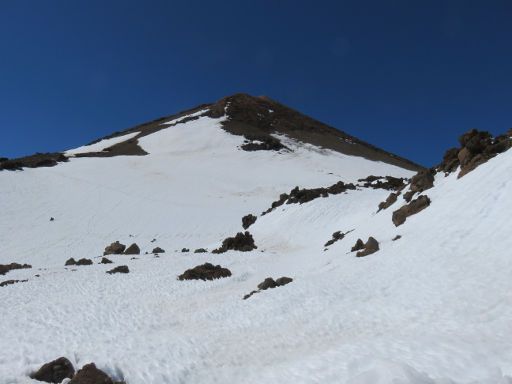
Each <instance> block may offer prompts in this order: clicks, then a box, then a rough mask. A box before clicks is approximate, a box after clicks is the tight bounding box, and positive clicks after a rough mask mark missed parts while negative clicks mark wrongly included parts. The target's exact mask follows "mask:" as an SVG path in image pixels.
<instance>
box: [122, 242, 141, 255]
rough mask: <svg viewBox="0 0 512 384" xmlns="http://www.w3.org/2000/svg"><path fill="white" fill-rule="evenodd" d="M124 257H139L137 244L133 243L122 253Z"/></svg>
mask: <svg viewBox="0 0 512 384" xmlns="http://www.w3.org/2000/svg"><path fill="white" fill-rule="evenodd" d="M124 254H125V255H140V248H139V246H138V245H137V244H135V243H133V244H132V245H130V246H129V247H128V248H126V250H125V251H124Z"/></svg>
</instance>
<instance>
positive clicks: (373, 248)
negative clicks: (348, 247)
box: [352, 236, 379, 257]
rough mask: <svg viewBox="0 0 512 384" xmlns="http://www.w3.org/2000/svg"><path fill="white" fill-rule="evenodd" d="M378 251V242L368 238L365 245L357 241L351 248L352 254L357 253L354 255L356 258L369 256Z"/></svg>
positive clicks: (361, 241)
mask: <svg viewBox="0 0 512 384" xmlns="http://www.w3.org/2000/svg"><path fill="white" fill-rule="evenodd" d="M378 250H379V242H378V241H377V240H375V239H374V238H373V237H371V236H370V237H369V238H368V241H366V243H363V240H361V239H357V241H356V244H355V245H354V246H353V247H352V252H355V251H359V252H357V253H356V256H357V257H364V256H368V255H371V254H372V253H375V252H377V251H378Z"/></svg>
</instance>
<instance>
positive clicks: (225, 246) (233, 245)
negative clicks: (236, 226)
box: [212, 231, 258, 253]
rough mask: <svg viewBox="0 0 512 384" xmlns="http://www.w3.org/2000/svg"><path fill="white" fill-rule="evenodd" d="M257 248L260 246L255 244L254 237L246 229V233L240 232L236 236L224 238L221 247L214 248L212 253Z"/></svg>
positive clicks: (244, 250)
mask: <svg viewBox="0 0 512 384" xmlns="http://www.w3.org/2000/svg"><path fill="white" fill-rule="evenodd" d="M256 248H258V247H257V246H256V245H255V244H254V238H253V237H252V235H251V234H250V233H249V232H247V231H245V233H242V232H238V233H237V234H236V235H235V236H234V237H228V238H226V239H224V241H223V242H222V245H221V246H220V248H217V249H214V250H213V251H212V253H224V252H227V251H230V250H232V251H240V252H249V251H252V250H253V249H256Z"/></svg>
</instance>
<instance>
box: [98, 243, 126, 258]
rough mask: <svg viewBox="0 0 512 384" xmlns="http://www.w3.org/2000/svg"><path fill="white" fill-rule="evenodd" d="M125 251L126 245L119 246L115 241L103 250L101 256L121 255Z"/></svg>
mask: <svg viewBox="0 0 512 384" xmlns="http://www.w3.org/2000/svg"><path fill="white" fill-rule="evenodd" d="M125 249H126V245H124V244H121V243H120V242H119V241H115V242H113V243H112V244H110V245H109V246H107V247H106V248H105V252H103V256H107V255H121V254H122V253H123V252H124V250H125Z"/></svg>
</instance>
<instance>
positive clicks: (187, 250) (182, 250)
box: [181, 248, 190, 253]
mask: <svg viewBox="0 0 512 384" xmlns="http://www.w3.org/2000/svg"><path fill="white" fill-rule="evenodd" d="M181 252H183V253H186V252H190V249H188V248H182V249H181Z"/></svg>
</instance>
